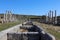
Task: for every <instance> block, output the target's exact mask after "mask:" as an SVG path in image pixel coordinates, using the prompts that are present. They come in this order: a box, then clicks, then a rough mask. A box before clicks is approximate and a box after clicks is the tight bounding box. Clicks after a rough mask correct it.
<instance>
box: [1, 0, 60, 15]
mask: <svg viewBox="0 0 60 40" xmlns="http://www.w3.org/2000/svg"><path fill="white" fill-rule="evenodd" d="M6 10H11V11H12V12H13V13H15V14H24V15H45V14H46V13H48V11H49V10H53V11H54V10H57V15H60V0H0V13H4V12H5V11H6Z"/></svg>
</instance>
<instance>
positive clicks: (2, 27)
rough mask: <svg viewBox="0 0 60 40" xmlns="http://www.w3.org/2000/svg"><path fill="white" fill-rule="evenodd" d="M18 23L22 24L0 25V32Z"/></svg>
mask: <svg viewBox="0 0 60 40" xmlns="http://www.w3.org/2000/svg"><path fill="white" fill-rule="evenodd" d="M20 23H22V22H9V23H4V24H0V31H2V30H5V29H7V28H10V27H12V26H15V25H17V24H20Z"/></svg>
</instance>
